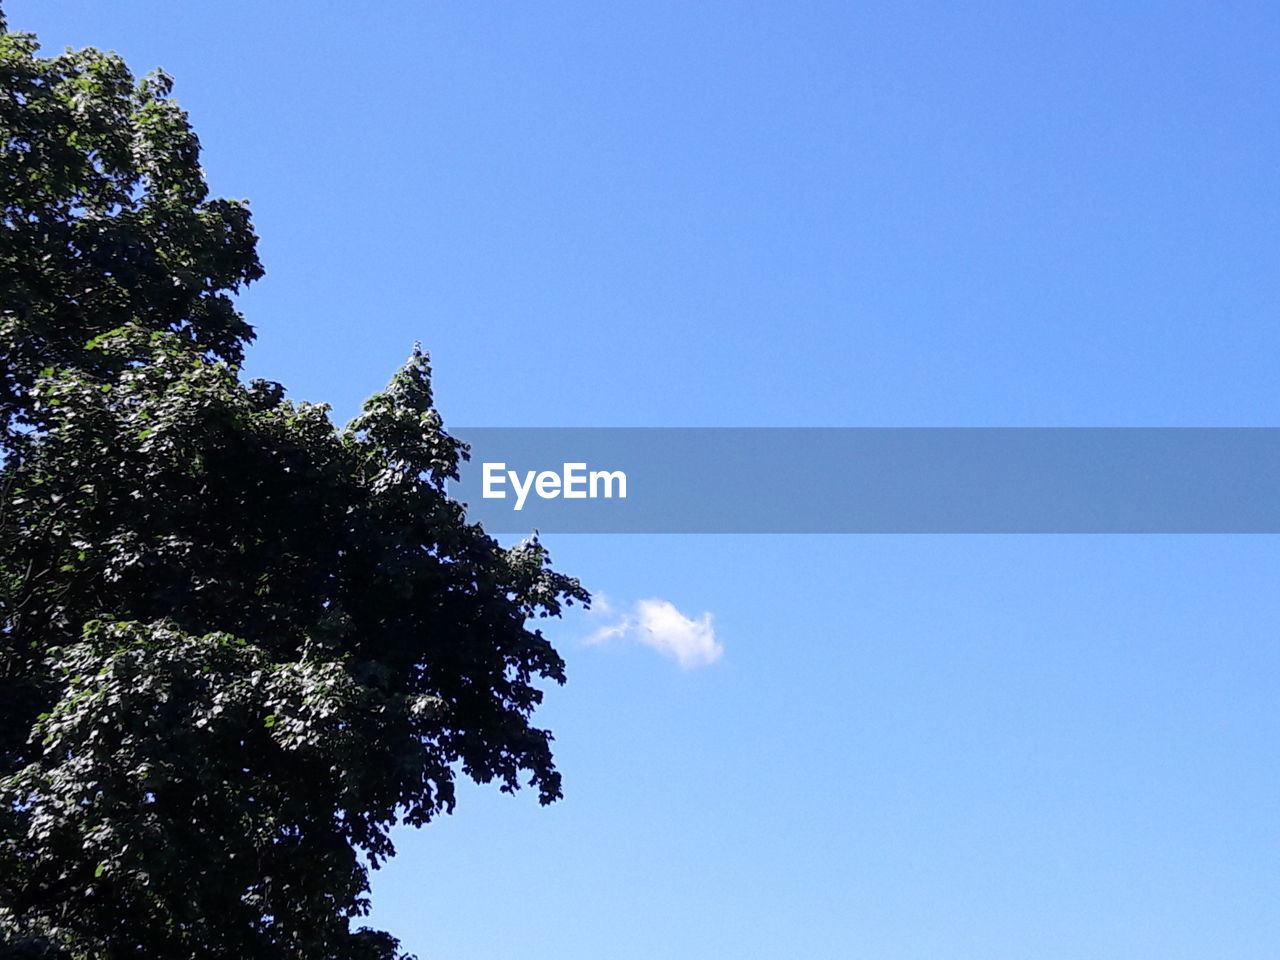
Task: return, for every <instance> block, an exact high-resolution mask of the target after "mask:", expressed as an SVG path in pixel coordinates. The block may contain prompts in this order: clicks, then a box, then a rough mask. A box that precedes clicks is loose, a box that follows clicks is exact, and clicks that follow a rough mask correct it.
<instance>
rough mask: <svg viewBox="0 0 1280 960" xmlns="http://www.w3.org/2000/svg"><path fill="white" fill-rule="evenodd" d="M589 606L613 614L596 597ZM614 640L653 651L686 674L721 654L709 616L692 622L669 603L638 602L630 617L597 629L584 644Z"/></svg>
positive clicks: (705, 614)
mask: <svg viewBox="0 0 1280 960" xmlns="http://www.w3.org/2000/svg"><path fill="white" fill-rule="evenodd" d="M593 603H594V605H595V607H596V611H597V612H602V613H604V614H606V615H608V614H611V613H614V612H615V608H614V607H613V605H612V604H610V603H609V601H608V600H606V599H604V598H603V597H599V596H597V597H596V599H595V601H593ZM617 638H624V639H629V640H634V641H636V642H637V643H643V644H644V645H645V646H649V647H653V649H655V650H657V651H658V652H659V653H661V654H662V655H663V656H666V657H671V658H672V659H673V660H675V661H676V662H677V663H679V664H680V666H682V667H684V668H685V669H686V670H689V669H692V668H693V667H705V666H707V665H708V664H712V663H715V662H716V661H717V660H719V659H720V657H721V655H722V654H723V653H724V646H723V645H721V643H720V641H719V640H718V639H717V638H716V631H715V627H713V626H712V625H711V614H709V613H704V614H703V615H702V616H700V617H698V618H697V619H696V620H695V619H693V618H691V617H686V616H685V615H684V614H683V613H681V612H680V611H679V610H678V609H676V606H675V604H673V603H671V602H670V601H669V600H641V601H640V602H639V603H637V604H636V605H635V608H634V610H633V611H632V612H631V613H629V614H625V615H623V616H622V617H620V618H619V619H618V620H617V622H615V623H611V624H608V625H606V626H603V627H601V628H600V629H598V630H597V631H596V632H595V633H593V634H592V635H591V636H590V637H588V638H587V642H588V643H603V642H604V641H606V640H613V639H617Z"/></svg>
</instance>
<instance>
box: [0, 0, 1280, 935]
mask: <svg viewBox="0 0 1280 960" xmlns="http://www.w3.org/2000/svg"><path fill="white" fill-rule="evenodd" d="M5 6H6V9H7V12H8V14H9V19H10V23H11V25H12V26H13V27H15V28H26V29H32V30H35V31H36V32H37V33H39V34H40V35H41V37H42V39H43V40H44V41H45V42H46V44H47V46H48V47H51V48H54V49H56V48H59V47H61V46H64V45H76V46H82V45H96V46H101V47H106V48H114V49H116V50H118V51H120V52H121V53H123V54H124V55H125V56H126V58H127V59H128V60H129V62H130V64H131V65H132V66H133V67H134V68H135V70H144V69H147V68H150V67H151V66H154V65H162V66H164V67H165V68H166V69H168V70H169V71H170V72H171V73H172V74H174V75H175V77H176V78H177V87H176V93H177V96H178V98H179V99H180V100H181V102H182V103H183V104H184V105H185V106H186V107H187V108H188V109H189V110H190V111H191V113H192V115H193V118H194V121H195V124H196V127H197V129H198V131H199V132H200V135H201V138H202V140H203V142H204V147H205V153H204V158H205V159H204V162H205V166H206V168H207V171H208V175H209V178H210V181H211V183H212V184H213V186H214V188H215V190H216V191H217V192H219V193H221V194H224V195H229V196H235V197H249V198H251V199H252V202H253V210H254V214H255V220H256V222H257V225H258V228H259V232H260V233H261V235H262V238H263V239H262V245H261V251H262V255H263V259H264V261H265V263H266V266H267V270H268V275H267V278H266V279H265V280H263V281H262V282H261V283H259V284H258V285H257V286H256V288H254V289H253V290H252V291H251V292H250V293H249V294H247V295H245V296H244V297H243V298H242V306H243V308H244V309H245V311H246V313H247V314H248V316H249V319H250V320H251V322H253V323H254V324H255V325H256V326H257V328H258V332H259V342H258V344H257V345H256V346H255V347H254V348H253V350H252V353H251V360H250V364H249V367H250V372H251V373H252V374H253V375H258V376H266V377H269V378H271V379H276V380H280V381H282V382H284V383H285V384H286V385H288V386H289V388H290V389H291V391H292V392H293V393H294V394H295V395H296V396H300V397H303V398H308V399H315V400H327V401H330V402H332V403H333V404H334V406H335V411H336V413H337V414H338V415H339V416H340V417H345V416H347V415H349V414H351V413H352V412H353V411H354V410H355V408H356V405H357V403H358V402H359V400H360V398H362V397H363V396H365V395H367V394H368V393H370V392H371V391H373V390H374V389H376V388H377V387H378V386H379V385H380V384H382V383H383V382H384V381H385V380H386V378H387V376H388V375H389V374H390V372H391V371H392V370H393V369H394V367H395V366H396V365H397V364H398V363H399V362H400V361H401V360H402V358H403V357H404V356H405V354H406V353H407V352H408V349H409V347H410V345H411V343H412V342H413V341H414V340H415V339H421V340H422V341H423V342H424V344H425V345H426V346H427V347H428V348H429V349H430V350H431V351H432V353H433V355H434V357H435V362H436V370H437V386H438V392H439V401H440V405H441V408H442V410H443V412H444V414H445V417H446V420H447V422H450V423H453V424H470V425H549V426H569V425H600V426H612V425H638V426H650V425H653V426H660V425H661V426H665V425H699V426H701V425H747V426H750V425H850V426H859V425H877V426H914V425H937V426H956V425H966V426H967V425H1039V426H1064V425H1090V426H1111V425H1117V426H1119V425H1123V426H1148V425H1151V426H1162V425H1169V426H1173V425H1195V426H1218V425H1222V426H1226V425H1233V426H1252V425H1259V426H1261V425H1266V426H1276V425H1280V391H1278V390H1277V384H1280V376H1278V374H1280V324H1277V322H1276V321H1277V317H1278V316H1280V270H1278V269H1277V266H1278V265H1280V264H1278V262H1277V261H1278V255H1280V243H1278V242H1277V241H1278V240H1280V177H1278V176H1277V170H1278V169H1280V111H1278V110H1277V104H1278V103H1280V59H1278V58H1277V49H1278V47H1280V6H1277V5H1276V4H1274V3H1270V2H1268V3H1263V2H1239V3H1210V2H1195V3H1191V2H1161V3H1154V2H1152V3H1133V2H1118V3H1117V2H1112V3H1101V2H1082V3H1075V4H1041V3H1027V2H1018V3H1015V2H989V3H981V4H965V5H958V4H944V3H940V2H939V3H920V2H868V3H857V4H851V3H835V2H831V3H821V2H806V0H794V2H789V3H772V4H765V3H755V2H748V0H739V2H733V3H729V2H704V3H673V2H660V0H648V2H644V3H639V2H623V3H590V4H588V3H558V2H553V3H547V4H528V3H496V2H495V3H464V2H460V0H459V2H448V3H443V2H441V3H426V2H422V3H411V2H386V3H377V4H367V5H360V4H350V3H343V4H338V3H315V2H312V3H302V2H283V0H272V2H263V0H257V2H254V3H242V2H220V3H217V4H175V3H171V2H170V3H162V2H159V0H155V2H113V3H110V4H104V3H100V2H87V0H81V2H63V3H59V4H48V3H36V2H34V0H8V2H7V3H6V4H5ZM784 471H785V465H784V464H769V465H765V467H764V469H763V470H762V480H763V481H765V482H768V481H770V480H771V479H773V474H774V473H775V472H777V473H778V474H779V475H781V473H782V472H784ZM550 546H551V548H552V550H553V553H554V555H555V557H556V560H557V563H558V565H559V566H560V567H562V568H564V569H565V570H567V571H569V572H572V573H575V574H578V575H580V576H581V577H582V578H583V579H584V580H585V581H586V583H587V584H588V586H590V587H592V588H594V589H597V590H600V591H603V592H604V593H605V594H607V595H608V596H609V598H610V599H611V601H612V602H613V603H614V604H615V606H616V608H617V609H619V610H623V611H625V610H627V609H631V606H630V605H632V604H634V603H635V602H636V601H638V600H642V599H645V598H661V599H663V600H667V601H670V602H671V603H672V604H674V605H675V607H677V608H678V609H679V610H680V611H683V612H684V614H686V615H688V616H689V617H691V618H695V619H696V618H697V617H698V616H700V615H701V614H702V613H704V612H709V613H711V614H712V616H713V620H712V623H713V625H714V629H715V637H716V643H718V644H719V645H721V646H722V647H723V655H722V656H720V657H719V658H718V659H716V660H715V662H713V663H710V664H708V665H703V666H697V667H694V668H691V669H681V667H680V666H679V665H678V664H677V663H676V662H674V661H673V660H671V659H669V658H664V657H662V656H661V655H660V654H659V652H658V651H655V650H654V649H650V648H649V647H647V646H644V645H641V644H638V643H635V642H634V640H633V639H632V640H628V639H627V638H625V637H615V638H613V639H612V640H610V641H607V642H603V643H598V644H594V645H592V644H588V643H586V642H585V638H586V637H587V636H588V635H589V634H591V633H592V632H593V631H594V630H597V629H598V628H599V625H600V623H602V622H605V621H604V620H602V619H601V618H600V617H597V618H595V619H591V620H572V621H568V622H565V623H563V624H559V625H555V626H553V627H552V631H551V632H552V634H553V636H554V637H555V638H556V639H557V641H558V643H559V645H560V646H561V648H562V650H563V652H564V653H565V655H566V657H567V659H568V661H569V669H570V677H571V682H570V684H569V686H568V687H566V688H565V689H564V690H563V691H559V692H556V693H555V694H554V695H552V697H551V698H550V701H549V703H548V705H547V708H546V709H545V711H544V713H543V715H542V718H543V720H544V721H545V722H546V723H547V724H548V725H550V726H551V727H552V728H553V729H554V730H555V731H556V733H557V737H558V745H559V754H558V755H559V757H560V760H561V764H562V767H563V770H564V772H565V775H566V791H567V794H568V796H567V798H566V800H565V801H564V802H563V803H561V804H557V805H556V806H554V807H552V808H548V809H541V808H539V807H538V806H537V804H536V802H535V800H534V798H533V797H532V796H518V797H516V798H509V797H503V796H499V795H497V794H496V792H494V791H491V790H485V791H482V790H468V791H465V792H464V794H463V802H462V803H461V804H460V808H459V811H458V813H457V814H456V815H455V816H454V817H453V818H451V819H448V820H444V821H441V822H439V823H437V824H435V825H433V826H431V827H428V828H427V829H425V830H423V831H421V832H419V833H416V834H414V833H408V832H406V833H403V834H402V835H401V838H400V846H401V850H402V854H401V856H400V857H399V858H398V859H397V860H396V861H395V862H394V863H393V864H392V865H391V866H390V867H388V868H387V869H386V870H384V871H383V872H382V873H381V874H380V875H379V877H378V879H377V883H376V886H375V899H376V903H377V910H376V913H375V916H374V920H375V922H377V923H379V924H382V925H385V926H387V927H388V928H390V929H391V930H392V931H393V932H395V933H396V934H398V935H399V936H401V937H402V938H403V940H404V942H405V946H406V947H407V948H409V949H412V950H415V951H417V952H418V953H419V954H420V955H421V956H422V957H423V960H429V958H432V957H440V958H449V960H462V958H483V960H490V958H492V960H498V958H509V957H520V958H524V960H542V958H548V960H550V958H555V960H599V958H607V960H615V958H616V960H629V958H642V957H643V958H646V960H652V958H662V960H667V958H670V960H685V958H690V960H692V958H699V960H702V958H706V957H750V958H767V960H775V958H777V960H783V958H788V960H789V958H792V957H806V958H809V957H812V958H847V957H865V958H868V960H907V958H912V960H916V958H918V960H936V958H947V960H953V958H958V960H969V958H972V960H1023V958H1027V957H1036V958H1041V960H1043V958H1071V960H1075V958H1124V960H1134V958H1147V957H1150V958H1159V960H1174V958H1196V960H1202V958H1205V957H1224V958H1232V960H1243V958H1259V960H1261V958H1267V960H1271V958H1274V957H1275V956H1277V954H1278V953H1280V911H1278V910H1277V909H1276V904H1277V902H1278V898H1280V813H1278V812H1277V811H1278V810H1280V762H1278V759H1277V743H1278V742H1280V698H1278V697H1277V692H1278V691H1280V642H1278V640H1277V635H1278V631H1277V628H1278V627H1280V592H1278V591H1277V586H1278V585H1280V583H1278V581H1280V543H1278V542H1277V541H1276V539H1274V538H1270V537H1129V538H1122V537H951V538H946V537H898V538H893V537H836V536H832V537H816V538H815V537H724V538H715V537H561V538H552V540H551V541H550ZM606 625H607V624H606Z"/></svg>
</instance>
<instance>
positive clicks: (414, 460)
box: [0, 16, 588, 960]
mask: <svg viewBox="0 0 1280 960" xmlns="http://www.w3.org/2000/svg"><path fill="white" fill-rule="evenodd" d="M170 88H171V83H170V81H169V79H168V78H167V77H166V76H165V75H163V74H162V73H154V74H152V75H150V76H148V77H146V78H143V79H141V80H136V81H135V79H134V77H133V75H132V74H131V73H130V71H129V69H128V68H127V67H126V65H125V63H124V62H123V61H122V60H121V59H120V58H119V57H118V56H116V55H114V54H107V53H102V52H99V51H96V50H92V49H89V50H81V51H72V52H66V53H63V54H59V55H57V56H52V57H47V58H46V57H42V56H40V54H39V47H38V45H37V43H36V41H35V39H34V38H33V37H32V36H30V35H29V34H23V33H16V32H5V30H4V26H3V20H2V16H0V126H2V127H3V130H2V135H0V203H2V205H3V213H2V218H3V219H2V220H0V943H3V945H0V955H6V951H7V955H8V956H46V955H47V956H62V957H68V958H76V960H104V958H120V957H172V958H181V957H192V958H196V957H200V958H236V960H241V958H245V957H253V958H260V960H271V958H286V957H287V958H295V960H297V958H316V960H320V958H343V960H364V958H391V957H395V956H397V955H398V951H399V947H398V944H397V942H396V941H395V939H394V938H393V937H391V936H390V935H389V934H386V933H382V932H378V931H373V930H369V929H367V928H363V927H359V918H360V917H361V916H362V915H363V914H364V913H365V912H367V907H368V900H367V892H368V870H369V869H370V868H371V867H376V866H377V865H378V864H379V863H380V862H382V860H383V859H384V858H386V857H388V856H390V855H391V854H392V853H393V850H392V844H391V841H390V839H389V830H390V829H391V827H392V826H393V825H395V824H397V823H408V824H413V825H421V824H424V823H426V822H427V821H429V820H430V819H431V818H432V817H434V816H435V815H437V814H439V813H441V812H447V811H450V810H452V808H453V806H454V799H455V792H454V785H455V778H456V777H457V776H458V775H459V774H462V775H466V776H470V777H471V778H473V779H475V780H476V781H478V782H494V781H496V782H497V783H498V785H499V786H500V787H501V789H503V790H507V791H512V790H516V789H517V788H518V787H520V786H522V785H529V786H531V787H533V788H534V789H536V791H537V793H538V796H539V797H540V799H541V800H542V802H544V803H546V802H551V801H553V800H555V799H556V798H558V797H559V796H560V776H559V774H558V773H557V771H556V769H555V765H554V763H553V760H552V755H551V749H550V742H551V735H550V734H549V733H548V732H547V731H546V730H543V729H539V728H537V727H536V726H534V725H533V724H532V714H533V711H534V709H535V707H536V706H537V705H538V703H539V702H540V701H541V699H542V690H541V687H540V684H541V683H542V682H544V681H554V682H563V680H564V664H563V662H562V660H561V658H560V657H559V656H558V655H557V653H556V651H555V650H554V649H553V648H552V646H551V644H550V643H549V642H548V641H547V640H546V638H545V637H544V636H543V635H542V633H541V632H540V631H539V630H537V629H536V628H535V627H534V625H533V624H534V623H535V621H536V618H538V617H542V616H549V615H556V614H558V613H559V612H560V610H561V607H562V605H563V604H566V603H573V602H575V601H580V602H586V601H587V599H588V598H587V595H586V593H585V592H584V591H583V590H582V588H581V587H580V586H579V584H578V583H577V581H575V580H573V579H571V578H568V577H565V576H563V575H561V574H559V573H556V572H554V571H553V570H552V569H551V568H550V566H549V560H548V557H547V554H546V552H545V550H544V548H543V547H542V546H541V545H540V544H539V543H538V542H537V541H536V540H533V541H528V542H525V543H522V544H520V545H517V546H515V547H510V548H504V547H503V546H501V545H500V544H499V543H497V542H496V541H495V540H494V539H492V538H491V537H489V536H488V535H486V534H485V532H484V531H483V530H482V529H481V528H480V527H479V526H478V525H476V524H473V523H469V522H468V520H467V518H466V515H465V511H464V508H463V506H462V505H461V504H459V503H457V502H455V501H454V500H453V499H451V498H450V496H449V494H448V490H447V482H448V481H449V480H450V479H456V477H457V471H458V467H459V464H460V462H461V461H462V459H463V458H465V456H466V450H465V447H464V445H462V444H460V443H459V442H458V441H457V440H455V439H454V438H452V437H451V436H450V435H449V434H448V433H447V432H446V431H445V429H444V427H443V424H442V420H441V417H440V415H439V413H438V412H437V410H436V408H435V405H434V401H433V396H432V390H431V377H430V368H429V366H428V362H427V357H426V356H425V355H424V354H423V353H422V352H420V351H419V350H418V349H416V348H415V350H414V352H413V354H412V356H411V357H410V359H409V361H408V363H407V364H406V365H405V366H404V367H403V368H402V369H401V370H400V371H399V372H398V373H396V374H395V376H394V377H393V378H392V380H391V382H390V384H389V385H388V386H387V387H386V389H385V390H383V391H382V392H381V393H378V394H376V395H375V396H373V397H372V398H370V399H369V400H368V401H367V402H366V403H365V405H364V408H363V412H362V413H361V414H360V416H358V417H357V418H356V419H355V420H353V421H352V422H351V423H349V424H347V425H346V426H345V427H341V428H339V427H335V426H334V425H333V424H332V423H331V421H330V419H329V410H328V408H327V407H326V406H324V405H318V404H310V403H302V402H294V401H291V400H289V399H287V397H286V394H285V391H284V389H283V388H282V387H281V386H280V385H279V384H275V383H271V382H267V381H262V380H254V381H250V382H247V383H246V382H243V381H242V378H241V366H240V365H241V361H242V358H243V351H244V348H245V346H246V344H247V343H248V342H249V341H250V340H251V339H252V337H253V332H252V330H251V328H250V327H249V325H248V324H247V323H246V322H245V320H244V319H243V318H242V317H241V316H240V314H239V313H238V312H237V311H236V309H235V306H234V304H233V301H232V299H231V296H232V295H233V294H234V293H235V292H236V291H237V290H238V289H239V288H240V287H241V286H242V285H243V284H245V283H248V282H251V281H253V280H255V279H257V278H259V277H260V276H261V275H262V268H261V266H260V265H259V262H258V259H257V255H256V252H255V246H256V238H255V236H254V233H253V229H252V226H251V222H250V217H249V212H248V209H247V207H246V205H245V204H243V203H238V202H235V201H231V200H223V199H211V198H210V197H209V196H208V191H207V188H206V185H205V180H204V177H203V174H202V172H201V169H200V166H199V145H198V141H197V138H196V136H195V134H194V133H193V131H192V129H191V126H190V124H189V122H188V118H187V116H186V115H185V114H184V112H183V111H182V110H181V109H180V108H179V107H178V106H177V104H176V103H175V102H174V101H173V100H172V99H171V97H170Z"/></svg>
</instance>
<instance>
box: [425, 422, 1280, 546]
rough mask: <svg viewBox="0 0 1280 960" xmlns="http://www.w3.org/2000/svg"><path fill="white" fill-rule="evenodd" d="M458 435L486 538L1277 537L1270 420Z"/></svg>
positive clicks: (466, 480) (1275, 439)
mask: <svg viewBox="0 0 1280 960" xmlns="http://www.w3.org/2000/svg"><path fill="white" fill-rule="evenodd" d="M454 432H455V434H456V435H457V436H458V437H459V438H460V439H462V440H464V441H466V442H468V443H469V444H471V461H470V462H469V463H468V464H466V465H464V467H463V475H462V481H461V483H457V484H453V485H451V491H450V492H451V493H452V494H453V495H454V496H455V497H457V498H458V499H459V500H462V501H464V502H466V503H467V504H468V505H469V510H468V513H469V516H470V517H471V518H472V519H475V520H479V521H481V522H482V523H483V524H484V526H485V528H486V529H487V530H489V531H490V532H492V533H528V532H530V531H533V530H539V531H542V532H547V533H550V532H554V533H1276V532H1280V428H1270V427H1268V428H1173V429H1158V428H1123V429H1115V428H1052V429H1050V428H1044V429H1041V428H1030V429H1027V428H973V429H969V428H754V427H743V428H656V427H655V428H579V427H569V428H507V427H483V428H470V429H459V430H457V431H454Z"/></svg>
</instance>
